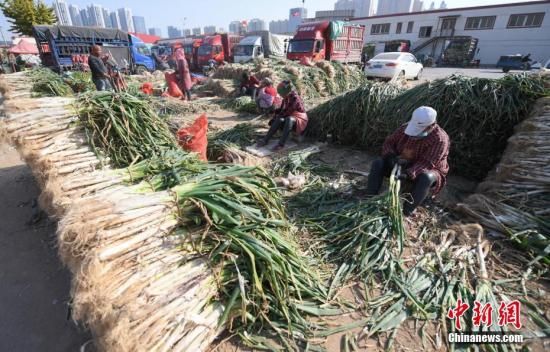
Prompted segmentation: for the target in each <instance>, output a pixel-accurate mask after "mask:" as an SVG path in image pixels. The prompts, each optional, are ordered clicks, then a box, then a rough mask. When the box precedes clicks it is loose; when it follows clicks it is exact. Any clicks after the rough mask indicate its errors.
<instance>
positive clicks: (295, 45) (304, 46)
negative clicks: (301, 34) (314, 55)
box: [288, 40, 314, 53]
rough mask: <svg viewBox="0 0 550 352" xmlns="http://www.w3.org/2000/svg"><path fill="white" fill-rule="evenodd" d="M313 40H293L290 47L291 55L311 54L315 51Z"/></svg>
mask: <svg viewBox="0 0 550 352" xmlns="http://www.w3.org/2000/svg"><path fill="white" fill-rule="evenodd" d="M313 45H314V43H313V40H291V41H290V44H289V46H288V52H289V53H311V52H312V51H313Z"/></svg>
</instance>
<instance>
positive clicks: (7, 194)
mask: <svg viewBox="0 0 550 352" xmlns="http://www.w3.org/2000/svg"><path fill="white" fill-rule="evenodd" d="M0 149H1V150H0V200H1V201H0V351H17V352H34V351H37V352H38V351H40V352H49V351H52V352H65V351H67V352H69V351H71V352H73V351H79V350H80V347H81V346H82V345H83V344H85V343H86V342H87V341H89V340H90V336H89V334H87V333H86V332H84V331H82V329H79V328H78V327H77V326H76V325H75V324H74V323H73V321H72V320H71V319H70V318H69V317H68V303H69V299H70V294H69V290H70V274H69V272H68V271H67V270H66V269H65V268H63V266H62V264H61V263H60V261H59V259H58V257H57V253H56V248H55V227H56V224H55V222H52V221H50V220H49V219H47V217H46V216H45V215H44V214H41V215H39V216H37V215H38V214H40V212H39V211H37V205H36V198H37V197H38V195H39V189H38V186H37V185H36V183H35V181H34V178H33V176H32V174H31V171H30V169H29V168H28V167H27V166H25V165H22V164H21V162H19V161H18V160H17V153H16V152H15V151H14V150H13V149H11V148H9V147H6V145H5V144H4V145H0ZM89 351H90V349H89V348H86V352H89Z"/></svg>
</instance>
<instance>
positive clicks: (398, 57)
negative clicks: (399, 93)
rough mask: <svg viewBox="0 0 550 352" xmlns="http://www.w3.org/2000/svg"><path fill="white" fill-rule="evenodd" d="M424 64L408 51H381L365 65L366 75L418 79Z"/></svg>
mask: <svg viewBox="0 0 550 352" xmlns="http://www.w3.org/2000/svg"><path fill="white" fill-rule="evenodd" d="M423 70H424V66H422V64H421V63H419V62H418V61H417V60H416V57H415V56H414V55H413V54H410V53H402V52H395V53H393V52H392V53H382V54H378V55H376V56H375V57H373V58H372V59H370V60H369V61H368V62H367V64H366V65H365V75H366V76H367V77H378V78H388V79H392V78H405V79H419V78H420V76H421V75H422V71H423Z"/></svg>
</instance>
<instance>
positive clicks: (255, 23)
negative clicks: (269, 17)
mask: <svg viewBox="0 0 550 352" xmlns="http://www.w3.org/2000/svg"><path fill="white" fill-rule="evenodd" d="M265 30H267V25H266V23H265V21H264V20H261V19H259V18H253V19H251V20H250V21H248V31H249V32H257V31H265Z"/></svg>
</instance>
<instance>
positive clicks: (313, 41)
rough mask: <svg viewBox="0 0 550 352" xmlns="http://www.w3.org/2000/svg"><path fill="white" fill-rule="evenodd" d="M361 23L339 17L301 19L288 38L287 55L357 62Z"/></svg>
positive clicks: (317, 59) (359, 56)
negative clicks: (331, 18)
mask: <svg viewBox="0 0 550 352" xmlns="http://www.w3.org/2000/svg"><path fill="white" fill-rule="evenodd" d="M364 35H365V27H364V26H361V25H355V24H351V23H348V22H342V21H323V22H312V23H304V24H302V25H300V26H298V29H297V31H296V34H295V35H294V38H292V40H290V44H289V46H288V53H287V58H288V59H290V60H302V59H304V58H309V59H310V60H312V61H319V60H330V61H339V62H346V63H361V50H362V48H363V38H364Z"/></svg>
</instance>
